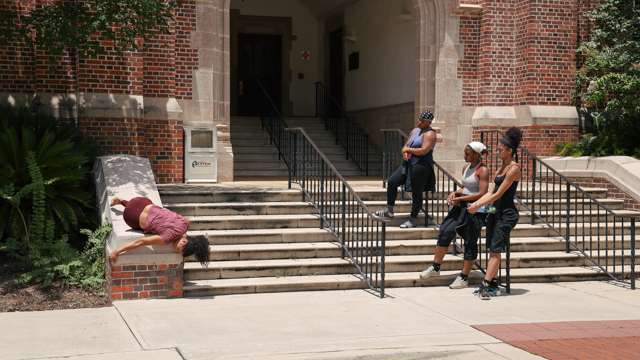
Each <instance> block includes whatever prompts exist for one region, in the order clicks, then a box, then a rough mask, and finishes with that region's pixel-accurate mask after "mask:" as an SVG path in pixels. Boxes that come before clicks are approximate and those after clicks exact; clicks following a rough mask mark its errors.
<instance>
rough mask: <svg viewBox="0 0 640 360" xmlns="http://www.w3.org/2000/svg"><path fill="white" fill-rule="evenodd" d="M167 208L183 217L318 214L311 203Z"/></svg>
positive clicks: (242, 203) (180, 204) (182, 205)
mask: <svg viewBox="0 0 640 360" xmlns="http://www.w3.org/2000/svg"><path fill="white" fill-rule="evenodd" d="M165 207H166V208H167V209H169V210H171V211H174V212H176V213H178V214H180V215H182V216H223V215H292V214H317V213H318V212H317V210H316V208H314V207H313V205H311V203H303V202H225V203H200V204H190V203H173V204H167V205H166V206H165Z"/></svg>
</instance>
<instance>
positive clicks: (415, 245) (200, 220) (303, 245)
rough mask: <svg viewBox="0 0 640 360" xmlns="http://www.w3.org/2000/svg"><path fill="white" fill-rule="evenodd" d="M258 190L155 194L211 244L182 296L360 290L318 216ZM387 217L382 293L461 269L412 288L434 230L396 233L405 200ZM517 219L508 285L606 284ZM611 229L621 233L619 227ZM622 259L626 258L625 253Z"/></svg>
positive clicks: (293, 195) (369, 196)
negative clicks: (204, 262)
mask: <svg viewBox="0 0 640 360" xmlns="http://www.w3.org/2000/svg"><path fill="white" fill-rule="evenodd" d="M368 183H369V186H364V187H359V185H358V184H357V183H351V185H352V186H353V187H354V188H355V189H356V191H357V193H358V195H359V196H360V197H361V198H362V200H364V201H365V203H366V204H367V206H368V207H369V208H370V209H371V210H374V211H375V210H378V209H382V208H384V207H385V200H384V199H385V190H384V189H381V188H377V186H373V182H368ZM234 184H235V183H234ZM376 184H377V183H376ZM378 186H379V185H378ZM258 187H259V186H254V185H251V186H245V187H243V188H238V189H233V188H225V189H220V188H215V187H204V186H198V187H188V186H184V185H182V186H176V185H160V186H159V190H160V194H161V197H162V202H163V204H164V205H165V207H167V208H169V209H171V210H173V211H176V212H178V213H180V214H182V215H183V216H185V217H186V218H188V219H189V220H190V221H192V229H191V231H190V234H192V235H199V234H202V235H206V236H207V237H208V239H209V242H210V244H211V255H212V262H211V264H210V266H209V267H208V268H202V267H201V266H200V265H199V264H198V263H197V262H193V261H192V259H188V262H187V263H186V265H185V271H184V279H185V284H184V291H185V296H206V295H217V294H236V293H253V292H276V291H302V290H331V289H353V288H366V287H367V286H366V283H365V282H364V281H362V280H361V278H360V276H359V275H358V274H357V271H356V269H355V266H353V265H352V263H351V262H350V261H348V260H343V259H341V258H340V253H341V251H340V246H339V245H338V244H337V242H336V240H335V238H334V236H333V235H332V234H330V233H329V232H328V231H327V230H326V229H325V230H321V229H320V228H319V225H320V219H319V216H318V215H317V213H316V211H315V209H314V208H313V206H311V205H310V204H308V203H306V202H303V201H301V200H302V194H301V191H300V190H299V189H292V190H286V189H274V188H271V189H269V190H260V189H258ZM284 187H285V186H282V188H284ZM588 192H589V193H590V194H591V195H592V196H594V197H596V198H598V199H599V200H600V201H601V202H602V203H603V204H605V205H606V206H608V207H610V208H611V209H614V210H616V211H617V212H619V213H623V214H635V213H633V212H630V211H624V210H621V209H622V206H623V202H622V200H617V199H607V198H606V190H603V189H588ZM521 195H522V194H521ZM439 206H444V204H440V205H439ZM552 207H556V208H558V209H562V200H557V199H555V200H554V199H549V209H551V208H552ZM396 209H397V210H396V217H395V218H394V219H393V222H392V224H391V225H390V226H388V227H387V233H386V238H387V242H386V270H387V273H386V285H387V287H409V286H434V285H448V284H449V283H451V282H452V281H453V279H454V278H455V276H457V274H458V273H459V269H460V268H461V266H462V261H463V259H462V257H461V256H459V255H458V256H453V255H447V256H446V257H445V259H444V262H443V264H442V273H441V276H439V277H436V278H433V279H429V280H422V279H420V278H419V276H418V274H419V272H420V271H422V270H424V269H426V268H427V267H428V266H429V265H430V264H431V262H432V261H433V255H434V253H435V246H436V238H437V233H438V230H437V229H436V228H435V227H433V226H431V227H427V228H425V227H423V226H422V227H418V228H414V229H400V228H399V227H397V225H398V224H399V223H401V222H403V221H404V220H405V219H406V218H407V217H408V213H409V211H410V203H409V201H399V202H398V204H397V207H396ZM519 210H520V215H521V217H520V224H519V225H518V226H516V228H515V229H514V230H513V231H512V234H511V269H512V271H511V274H512V282H514V283H517V282H550V281H580V280H595V279H607V278H608V277H607V276H606V275H605V274H603V273H602V272H600V271H599V270H598V269H597V268H596V267H595V266H592V263H591V262H590V261H589V260H588V259H586V258H585V257H584V256H583V255H581V254H580V253H578V252H576V251H572V252H570V253H565V252H564V250H565V242H564V241H563V240H562V238H561V237H559V236H557V234H555V232H553V231H552V230H550V229H549V228H548V227H546V226H545V225H543V224H541V223H539V222H536V224H534V225H530V219H531V218H530V214H529V213H528V212H527V211H525V210H524V209H523V208H520V209H519ZM563 215H564V214H563V213H559V216H563ZM570 216H584V214H570ZM598 225H599V224H594V225H592V226H591V228H592V229H593V232H594V233H595V232H598V231H600V232H604V231H609V232H611V231H612V229H611V228H609V229H605V228H603V227H600V226H598ZM347 226H348V225H347ZM580 226H582V225H580ZM584 226H590V225H588V224H586V225H584ZM621 226H622V227H625V228H626V230H625V231H626V232H627V233H628V232H629V225H628V224H623V225H621ZM618 231H620V229H618ZM483 235H484V230H483ZM623 245H624V246H625V248H627V249H628V248H630V236H629V235H627V236H626V237H625V239H624V244H622V243H618V244H616V246H617V249H620V247H621V246H623ZM452 246H453V245H452ZM587 246H588V245H587ZM593 247H594V249H595V252H594V254H595V253H597V252H598V249H597V248H596V245H595V244H594V245H593ZM483 249H484V245H483ZM601 252H604V250H601ZM608 254H609V261H612V259H613V257H617V258H618V259H619V258H620V256H621V255H620V254H619V251H617V252H614V251H612V250H609V253H608ZM625 257H627V258H629V257H630V254H629V251H626V252H625ZM503 262H504V256H503ZM470 279H471V282H472V283H474V282H479V281H480V279H481V273H480V272H479V271H476V270H474V271H473V272H472V273H471V276H470Z"/></svg>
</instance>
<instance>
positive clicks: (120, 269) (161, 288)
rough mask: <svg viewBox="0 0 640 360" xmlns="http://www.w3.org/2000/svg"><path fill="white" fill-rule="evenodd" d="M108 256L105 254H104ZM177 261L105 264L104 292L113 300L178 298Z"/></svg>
mask: <svg viewBox="0 0 640 360" xmlns="http://www.w3.org/2000/svg"><path fill="white" fill-rule="evenodd" d="M107 258H108V256H107ZM181 265H182V264H181V263H170V264H139V265H138V264H130V265H114V266H111V265H110V264H109V263H107V264H106V266H105V270H106V278H107V291H108V293H109V298H110V299H111V301H113V300H127V299H144V298H151V299H153V298H181V297H182V295H183V290H182V287H183V278H182V268H181Z"/></svg>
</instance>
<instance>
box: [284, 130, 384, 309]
mask: <svg viewBox="0 0 640 360" xmlns="http://www.w3.org/2000/svg"><path fill="white" fill-rule="evenodd" d="M286 131H287V132H288V133H289V163H290V167H289V187H291V184H292V183H296V184H299V185H300V187H301V188H302V200H303V201H306V200H307V199H308V200H309V201H311V203H312V204H313V206H314V207H315V208H316V210H317V211H318V213H319V214H320V217H321V220H320V228H323V227H324V226H326V227H327V229H328V230H329V231H331V233H332V234H333V235H334V236H335V237H336V239H337V240H338V242H339V243H340V246H341V248H342V258H343V259H344V258H345V255H346V256H348V257H349V258H350V259H351V261H352V262H353V263H354V264H355V266H356V268H357V269H358V271H359V272H360V274H361V275H362V276H363V278H364V280H365V281H366V283H367V284H368V285H369V287H370V288H371V289H372V290H374V291H379V292H380V297H384V289H385V283H384V278H385V236H386V224H387V222H389V221H388V220H385V219H380V218H378V217H376V216H375V215H374V214H372V213H371V211H369V209H368V208H367V206H366V205H365V204H364V203H363V202H362V200H361V199H360V197H358V195H357V194H356V192H355V191H354V190H353V189H352V188H351V186H349V184H348V183H347V182H346V181H345V180H344V178H343V177H342V175H340V173H339V172H338V170H336V168H335V167H334V166H333V165H332V164H331V162H330V161H329V160H328V159H327V157H326V156H325V155H324V154H323V153H322V151H320V149H319V148H318V147H317V146H316V144H315V143H314V142H313V141H312V140H311V138H309V136H308V135H307V133H306V132H305V131H304V130H303V129H302V128H289V129H286Z"/></svg>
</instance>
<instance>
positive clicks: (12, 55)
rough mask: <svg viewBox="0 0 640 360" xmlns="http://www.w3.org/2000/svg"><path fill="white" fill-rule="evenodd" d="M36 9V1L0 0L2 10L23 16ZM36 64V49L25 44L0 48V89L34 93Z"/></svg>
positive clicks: (12, 44) (10, 44)
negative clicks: (18, 12)
mask: <svg viewBox="0 0 640 360" xmlns="http://www.w3.org/2000/svg"><path fill="white" fill-rule="evenodd" d="M34 8H35V1H26V0H22V1H13V0H0V9H2V10H5V9H6V10H12V11H18V10H19V9H20V10H22V11H21V13H22V14H26V13H27V12H28V11H30V10H33V9H34ZM35 75H36V62H35V54H34V49H33V48H29V47H26V46H25V44H23V43H15V42H14V43H9V44H8V45H7V46H3V47H2V48H0V89H1V91H4V92H12V93H33V91H34V90H35Z"/></svg>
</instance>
